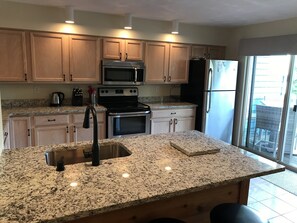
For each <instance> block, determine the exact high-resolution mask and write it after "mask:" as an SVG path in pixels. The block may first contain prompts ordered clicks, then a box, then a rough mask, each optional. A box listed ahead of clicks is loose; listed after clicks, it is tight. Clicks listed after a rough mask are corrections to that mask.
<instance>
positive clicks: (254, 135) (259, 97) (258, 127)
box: [244, 55, 290, 159]
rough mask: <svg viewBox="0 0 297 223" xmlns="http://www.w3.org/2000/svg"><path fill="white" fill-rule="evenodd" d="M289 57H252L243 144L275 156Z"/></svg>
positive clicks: (266, 154) (272, 156)
mask: <svg viewBox="0 0 297 223" xmlns="http://www.w3.org/2000/svg"><path fill="white" fill-rule="evenodd" d="M289 67H290V56H286V55H284V56H256V57H254V63H253V69H252V70H253V71H252V79H251V89H250V102H249V112H248V118H247V120H246V126H245V128H246V129H245V131H244V132H245V135H244V137H245V140H244V142H245V146H246V147H248V148H250V149H252V150H255V151H257V152H258V153H260V154H263V155H264V156H266V157H270V158H272V159H275V158H276V156H277V151H278V139H279V130H280V123H281V115H282V109H283V101H284V95H285V91H286V84H287V76H288V72H289Z"/></svg>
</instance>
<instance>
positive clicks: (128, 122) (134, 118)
mask: <svg viewBox="0 0 297 223" xmlns="http://www.w3.org/2000/svg"><path fill="white" fill-rule="evenodd" d="M150 118H151V112H150V111H142V112H125V113H111V112H110V113H108V125H107V136H108V138H114V137H123V136H131V135H147V134H150V132H151V127H150Z"/></svg>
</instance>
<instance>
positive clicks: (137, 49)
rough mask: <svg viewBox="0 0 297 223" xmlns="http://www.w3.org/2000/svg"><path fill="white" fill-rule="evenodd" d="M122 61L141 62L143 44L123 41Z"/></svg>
mask: <svg viewBox="0 0 297 223" xmlns="http://www.w3.org/2000/svg"><path fill="white" fill-rule="evenodd" d="M125 43H126V44H125V58H124V60H143V42H142V41H135V40H126V41H125Z"/></svg>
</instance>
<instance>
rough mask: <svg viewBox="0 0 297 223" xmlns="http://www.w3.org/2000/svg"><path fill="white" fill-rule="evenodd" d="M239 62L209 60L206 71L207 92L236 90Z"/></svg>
mask: <svg viewBox="0 0 297 223" xmlns="http://www.w3.org/2000/svg"><path fill="white" fill-rule="evenodd" d="M237 67H238V61H232V60H207V61H206V69H205V77H206V78H205V89H204V90H206V91H218V90H235V89H236V79H237Z"/></svg>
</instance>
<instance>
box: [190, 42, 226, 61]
mask: <svg viewBox="0 0 297 223" xmlns="http://www.w3.org/2000/svg"><path fill="white" fill-rule="evenodd" d="M191 58H205V59H216V60H223V59H225V47H224V46H204V45H194V46H192V55H191Z"/></svg>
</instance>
